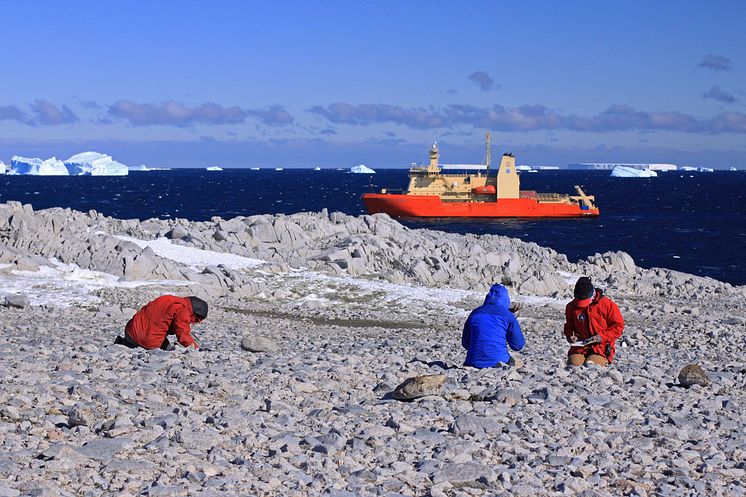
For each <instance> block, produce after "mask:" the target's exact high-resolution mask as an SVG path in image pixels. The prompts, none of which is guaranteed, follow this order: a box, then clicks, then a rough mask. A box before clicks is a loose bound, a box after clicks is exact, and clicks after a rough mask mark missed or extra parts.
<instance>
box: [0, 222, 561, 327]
mask: <svg viewBox="0 0 746 497" xmlns="http://www.w3.org/2000/svg"><path fill="white" fill-rule="evenodd" d="M102 234H105V233H102ZM117 238H119V239H121V240H126V241H129V242H132V243H135V244H136V245H138V246H139V247H141V248H146V247H150V248H151V250H153V252H154V253H155V254H156V255H158V256H159V257H163V258H165V259H170V260H172V261H175V262H178V263H181V264H184V265H187V266H189V267H190V268H191V269H192V270H195V271H200V270H202V269H203V268H204V267H206V266H215V265H219V264H222V265H224V266H225V267H228V268H230V269H234V270H241V269H255V268H259V272H261V268H260V266H262V265H263V264H266V262H265V261H262V260H259V259H251V258H248V257H242V256H239V255H235V254H228V253H224V252H215V251H211V250H202V249H198V248H194V247H185V246H183V245H178V244H175V243H173V242H171V240H169V239H167V238H157V239H155V240H140V239H137V238H132V237H128V236H117ZM52 264H53V266H54V267H42V268H41V269H40V270H39V271H37V272H31V271H10V272H7V271H5V272H4V271H2V269H4V268H7V267H10V265H8V264H0V288H2V290H1V291H0V295H4V294H9V293H24V294H26V295H28V297H29V299H30V300H31V303H32V304H35V305H41V304H55V305H58V306H69V305H72V304H73V303H76V302H78V303H79V302H83V303H85V302H97V301H99V300H100V299H98V297H96V296H94V295H92V292H93V291H95V290H98V289H101V288H110V287H124V288H134V287H138V286H144V285H162V284H169V285H189V284H190V283H189V282H183V281H182V282H175V281H165V280H156V281H129V282H125V281H119V279H118V278H117V277H116V276H114V275H111V274H107V273H103V272H97V271H89V270H86V269H81V268H79V267H78V266H76V265H75V264H63V263H61V262H58V261H54V260H53V261H52ZM562 275H563V276H565V277H567V279H568V282H570V281H575V280H574V278H575V276H574V275H571V274H569V273H562ZM264 276H265V278H266V279H267V280H268V281H267V283H268V284H269V286H270V288H272V289H282V290H287V291H288V292H289V295H288V297H289V298H291V299H294V300H295V301H296V302H298V303H304V302H314V303H317V304H319V305H339V303H340V302H348V303H358V304H360V305H366V302H368V301H371V300H375V301H376V302H383V303H385V304H389V305H393V306H396V305H407V306H411V305H420V306H421V307H422V308H423V309H424V310H430V311H445V312H448V313H456V314H459V315H464V316H466V315H467V314H468V312H469V311H470V309H471V307H473V306H474V305H475V304H479V303H481V302H482V300H483V299H484V293H483V292H475V291H472V290H462V289H457V288H430V287H425V286H417V285H408V284H395V283H388V282H386V281H382V280H373V279H368V278H365V277H353V276H331V275H327V274H323V273H318V272H315V271H305V270H294V271H292V272H290V273H284V274H283V273H266V274H264ZM269 280H272V281H269ZM511 298H512V299H514V300H516V301H517V302H520V303H523V304H529V305H531V304H535V305H543V304H550V305H552V304H557V303H558V302H559V301H558V300H557V299H552V298H548V297H538V296H532V295H523V296H515V295H511Z"/></svg>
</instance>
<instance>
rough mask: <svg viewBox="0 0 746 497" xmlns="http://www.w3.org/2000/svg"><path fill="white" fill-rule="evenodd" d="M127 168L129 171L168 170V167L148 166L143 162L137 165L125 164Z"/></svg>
mask: <svg viewBox="0 0 746 497" xmlns="http://www.w3.org/2000/svg"><path fill="white" fill-rule="evenodd" d="M127 169H129V171H130V172H132V171H138V172H140V171H170V170H171V168H170V167H150V166H146V165H145V164H140V165H139V166H131V167H130V166H127Z"/></svg>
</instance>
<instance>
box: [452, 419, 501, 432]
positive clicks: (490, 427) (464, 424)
mask: <svg viewBox="0 0 746 497" xmlns="http://www.w3.org/2000/svg"><path fill="white" fill-rule="evenodd" d="M503 426H504V423H501V422H500V421H499V420H498V419H497V418H495V417H493V416H475V415H471V414H464V415H461V416H458V417H457V418H456V419H455V420H454V422H453V425H451V430H450V431H451V432H452V433H471V434H474V433H480V432H485V433H500V432H502V429H503Z"/></svg>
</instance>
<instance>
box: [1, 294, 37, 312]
mask: <svg viewBox="0 0 746 497" xmlns="http://www.w3.org/2000/svg"><path fill="white" fill-rule="evenodd" d="M30 305H31V301H30V300H29V298H28V297H27V296H25V295H23V294H20V293H12V294H10V295H6V296H5V306H6V307H16V308H18V309H24V308H26V307H28V306H30Z"/></svg>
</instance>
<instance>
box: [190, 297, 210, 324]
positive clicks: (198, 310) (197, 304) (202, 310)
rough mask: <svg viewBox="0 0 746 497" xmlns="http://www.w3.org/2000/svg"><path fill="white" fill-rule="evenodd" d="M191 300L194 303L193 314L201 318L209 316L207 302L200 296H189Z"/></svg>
mask: <svg viewBox="0 0 746 497" xmlns="http://www.w3.org/2000/svg"><path fill="white" fill-rule="evenodd" d="M189 301H190V302H191V303H192V314H194V315H195V316H196V317H198V318H200V319H205V318H206V317H207V302H205V301H204V300H202V299H201V298H199V297H189Z"/></svg>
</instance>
